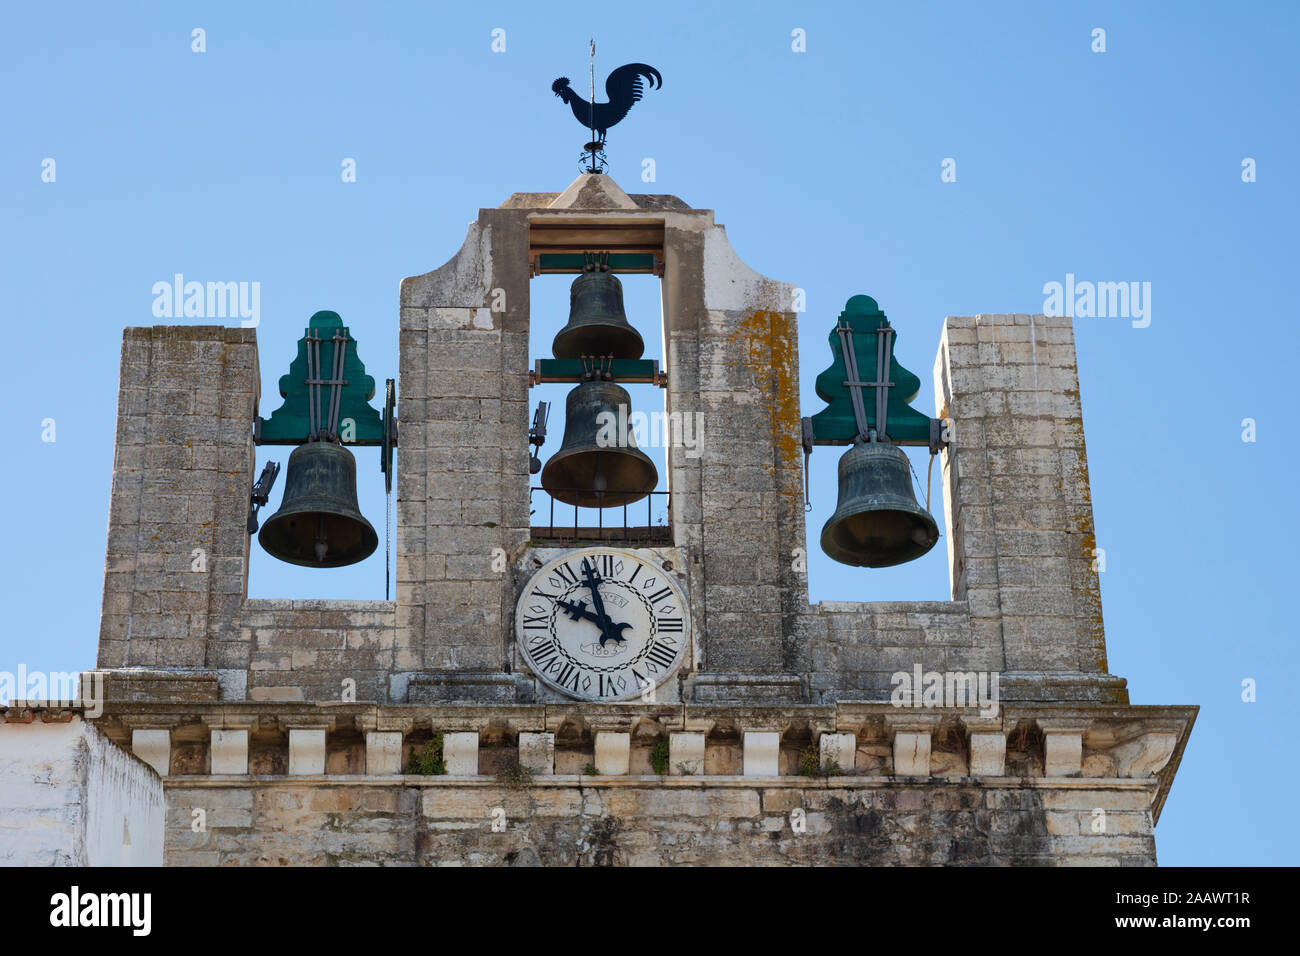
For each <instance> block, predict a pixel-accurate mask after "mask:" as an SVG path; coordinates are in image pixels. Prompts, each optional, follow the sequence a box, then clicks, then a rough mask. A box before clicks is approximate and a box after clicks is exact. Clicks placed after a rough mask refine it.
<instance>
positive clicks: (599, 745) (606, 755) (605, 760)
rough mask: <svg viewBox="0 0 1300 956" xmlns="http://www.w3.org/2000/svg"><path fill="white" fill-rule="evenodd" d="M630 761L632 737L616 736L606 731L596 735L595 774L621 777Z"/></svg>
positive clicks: (627, 735)
mask: <svg viewBox="0 0 1300 956" xmlns="http://www.w3.org/2000/svg"><path fill="white" fill-rule="evenodd" d="M631 761H632V735H631V734H617V733H612V732H610V731H607V730H601V731H598V732H597V733H596V758H595V762H596V773H598V774H602V775H606V776H614V777H618V776H622V775H623V774H625V773H627V771H628V768H629V767H630V766H631Z"/></svg>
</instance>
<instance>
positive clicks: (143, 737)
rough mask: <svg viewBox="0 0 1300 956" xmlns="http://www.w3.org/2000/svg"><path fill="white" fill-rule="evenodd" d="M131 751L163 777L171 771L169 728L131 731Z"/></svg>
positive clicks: (170, 733) (170, 734)
mask: <svg viewBox="0 0 1300 956" xmlns="http://www.w3.org/2000/svg"><path fill="white" fill-rule="evenodd" d="M131 752H132V753H133V754H135V755H136V756H137V757H139V758H140V759H141V760H143V761H144V762H145V763H147V764H148V765H149V766H151V767H153V768H154V770H156V771H158V776H160V777H165V776H167V774H169V773H170V772H171V763H172V732H171V731H170V730H149V729H143V730H133V731H131Z"/></svg>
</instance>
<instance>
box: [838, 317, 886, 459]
mask: <svg viewBox="0 0 1300 956" xmlns="http://www.w3.org/2000/svg"><path fill="white" fill-rule="evenodd" d="M835 331H836V332H838V333H839V336H840V347H841V349H842V350H843V352H844V371H845V372H846V373H848V381H846V382H845V383H844V384H845V386H846V387H847V388H848V390H849V395H850V397H851V398H852V399H853V417H854V418H855V419H856V420H857V424H858V435H859V437H860V438H861V439H862V440H863V441H869V440H870V439H871V435H870V431H869V429H868V426H867V409H866V406H865V404H864V403H863V401H862V390H863V389H864V388H874V389H875V390H876V441H887V440H888V438H889V435H888V417H889V389H891V388H893V387H894V383H893V382H891V381H890V380H889V366H890V362H891V361H892V357H893V335H894V330H893V329H892V328H890V327H889V326H888V325H886V326H885V327H884V328H882V329H878V330H877V331H876V378H877V379H878V381H875V382H864V381H862V380H861V377H860V376H859V375H858V355H857V352H856V350H855V349H854V347H853V330H852V329H851V328H849V326H847V325H845V324H844V323H843V322H841V323H840V324H839V325H838V326H836V327H835Z"/></svg>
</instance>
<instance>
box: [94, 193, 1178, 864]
mask: <svg viewBox="0 0 1300 956" xmlns="http://www.w3.org/2000/svg"><path fill="white" fill-rule="evenodd" d="M589 254H600V255H601V256H607V257H608V262H609V263H610V267H611V269H612V271H614V272H619V271H622V272H642V273H646V274H653V275H655V276H658V277H659V278H660V279H661V288H662V303H663V311H662V330H661V333H662V336H663V356H664V359H663V367H662V368H661V369H650V370H649V371H646V372H644V374H642V373H641V372H640V371H637V369H639V368H640V367H639V366H638V367H636V368H633V366H630V365H629V366H624V367H621V369H630V370H632V372H634V373H635V374H632V375H631V376H630V377H626V378H624V379H623V381H627V382H632V383H636V384H637V388H638V390H637V394H636V398H635V401H636V402H637V403H639V405H640V406H642V407H645V408H647V409H650V408H651V407H654V406H656V405H657V402H658V400H659V397H661V398H662V403H663V406H662V407H663V411H665V412H667V413H670V414H671V413H678V414H680V415H689V416H696V415H698V416H699V417H700V420H701V421H703V422H704V424H705V440H704V441H703V442H702V444H701V445H700V448H699V454H698V455H687V454H685V453H684V452H683V450H682V449H681V448H678V447H669V448H668V449H667V475H666V479H667V486H668V495H669V504H668V515H669V517H668V521H667V525H666V531H665V530H663V529H652V528H636V527H632V528H627V529H625V532H624V535H623V536H622V537H620V538H618V539H617V540H608V539H606V538H604V537H603V536H599V535H598V537H597V539H596V540H594V541H590V540H587V541H584V540H577V539H575V538H574V537H573V536H568V537H566V536H565V535H563V534H560V533H559V530H560V529H557V528H556V527H551V526H550V524H551V523H549V522H548V523H547V525H546V526H544V527H543V526H540V525H539V522H538V520H537V516H536V515H530V487H531V475H530V473H529V463H528V456H527V453H526V450H525V449H526V444H527V435H528V431H529V415H530V402H529V388H530V384H532V383H535V382H538V381H577V380H578V379H577V378H572V377H570V378H566V377H565V376H566V375H569V374H570V372H572V371H573V369H572V368H571V367H569V366H564V365H563V362H562V361H561V360H559V359H556V360H545V359H543V360H541V361H539V356H537V355H535V354H533V353H532V352H530V340H529V328H530V325H529V323H530V307H529V306H530V295H529V292H530V282H531V280H532V278H533V277H535V276H537V275H540V274H543V273H565V272H570V273H576V272H578V271H580V267H579V266H577V265H575V263H581V262H582V261H583V259H584V256H587V255H589ZM793 291H794V290H793V288H792V286H791V285H789V284H788V283H783V282H778V281H775V280H772V279H768V278H766V277H764V276H761V275H759V274H757V273H755V272H753V271H752V270H750V269H749V268H748V267H746V266H745V265H744V263H742V262H741V261H740V259H739V258H738V257H737V256H736V254H735V252H734V251H733V250H732V248H731V245H730V243H729V242H728V240H727V237H726V233H725V231H724V229H723V227H722V226H721V225H719V224H717V223H716V222H715V221H714V214H713V212H712V211H711V210H707V209H693V208H691V207H689V206H687V205H686V204H685V203H684V202H682V201H681V200H680V199H678V198H676V197H674V196H664V195H628V194H627V193H625V192H624V191H623V190H622V189H620V188H619V187H618V185H617V184H616V183H615V182H614V181H613V180H612V179H610V178H609V177H607V176H604V175H600V174H588V175H583V176H581V177H580V178H579V179H578V180H576V181H575V182H574V183H573V184H572V185H571V186H569V188H568V189H566V190H565V191H563V192H561V193H516V194H514V195H513V196H511V197H510V198H509V199H508V200H506V201H505V202H504V203H502V204H501V205H500V206H499V207H497V208H494V209H481V210H480V211H479V214H478V217H477V219H476V220H475V221H474V222H472V223H471V224H470V227H469V233H468V235H467V237H466V239H465V242H464V244H463V245H462V247H461V249H460V251H459V252H458V253H457V254H456V255H455V257H454V258H453V259H452V260H451V261H449V262H447V263H446V264H445V265H443V266H441V267H440V268H437V269H435V270H434V271H432V272H429V273H426V274H424V275H420V276H415V277H412V278H408V279H405V280H404V281H403V282H402V284H401V295H400V309H399V318H400V323H401V337H400V368H399V370H398V380H397V390H396V395H397V399H396V402H397V421H398V427H397V430H396V459H397V466H396V493H397V536H396V592H395V598H396V599H395V600H393V601H378V600H376V601H319V600H313V601H301V600H292V599H284V600H253V599H249V598H248V597H247V591H248V589H247V578H248V555H249V547H250V539H249V534H248V531H247V529H246V519H247V515H248V506H249V496H250V489H251V488H252V486H253V483H254V478H255V475H254V473H253V472H254V441H255V429H256V423H257V421H258V412H259V401H260V400H261V398H262V396H260V395H259V366H258V344H257V341H256V336H255V333H254V332H253V331H252V330H243V329H226V328H217V327H167V326H156V327H153V328H145V329H128V330H126V335H125V339H124V343H123V352H122V377H121V388H120V392H119V397H118V430H117V451H116V456H115V461H114V475H113V494H112V507H111V513H110V522H109V536H108V556H107V563H106V572H105V587H104V605H103V618H102V624H101V633H100V645H99V667H100V668H101V670H102V671H103V672H104V674H105V677H106V680H107V688H108V695H107V702H106V704H105V708H104V713H103V716H102V717H100V718H99V719H98V725H99V727H100V729H101V730H103V731H105V732H106V733H107V734H109V736H110V737H111V738H112V739H114V740H115V741H116V742H118V743H119V744H121V745H122V746H124V747H126V748H129V749H131V750H133V751H134V752H135V753H136V754H137V755H139V756H141V757H143V758H144V759H145V760H147V761H148V762H149V763H151V764H152V765H153V766H154V767H155V769H157V771H158V772H159V774H161V775H163V777H164V781H165V793H166V799H167V805H168V809H169V811H174V812H170V813H169V814H168V820H169V821H178V822H176V823H174V824H172V823H169V829H168V830H167V832H166V840H165V850H166V854H167V856H166V858H167V860H168V862H170V863H175V864H212V865H217V864H222V865H246V864H278V863H308V864H322V863H395V864H412V863H414V864H433V863H438V862H445V861H448V860H453V861H458V862H465V863H476V864H478V863H481V864H500V863H512V864H519V863H528V862H540V863H543V864H573V863H578V862H581V863H628V864H687V863H701V864H726V863H737V864H752V863H839V862H845V863H859V864H861V863H867V864H912V863H917V864H920V863H965V864H1017V863H1121V864H1136V865H1150V864H1154V862H1155V843H1154V825H1155V821H1156V819H1157V818H1158V815H1159V812H1160V809H1161V807H1162V806H1163V804H1164V801H1165V799H1166V796H1167V795H1168V792H1169V788H1170V786H1171V784H1172V780H1173V775H1174V772H1175V770H1176V768H1177V764H1178V760H1179V758H1180V756H1181V753H1182V749H1183V746H1184V745H1185V742H1186V740H1187V737H1188V735H1189V733H1190V729H1191V724H1192V721H1193V719H1194V716H1195V708H1194V707H1183V706H1168V707H1165V706H1160V707H1146V706H1133V705H1131V704H1130V703H1129V700H1128V693H1127V690H1126V686H1125V682H1124V680H1123V679H1122V678H1119V677H1116V676H1114V675H1111V674H1110V673H1109V672H1108V669H1107V664H1106V655H1105V636H1104V631H1103V627H1102V618H1101V606H1100V597H1099V587H1098V581H1097V576H1096V573H1095V572H1094V571H1093V570H1092V565H1091V561H1092V549H1093V547H1094V546H1095V545H1094V542H1093V539H1092V534H1093V531H1092V509H1091V500H1090V492H1089V484H1088V473H1087V464H1086V455H1085V449H1084V439H1083V429H1082V413H1081V405H1080V397H1079V390H1078V379H1077V374H1076V367H1075V354H1074V345H1073V335H1072V329H1071V325H1070V320H1069V319H1061V318H1049V317H1046V316H1024V315H980V316H975V317H968V318H948V319H947V320H946V321H945V322H944V324H943V329H942V333H941V336H940V339H939V343H938V357H937V361H936V366H935V369H936V374H935V382H936V396H935V398H936V407H935V412H936V418H938V419H944V420H947V421H948V423H949V424H950V426H951V429H952V434H953V437H952V438H951V440H950V441H949V442H948V443H947V444H946V445H945V446H944V448H943V451H942V459H941V462H942V481H941V486H942V493H943V495H944V501H945V514H946V517H947V525H946V527H944V528H942V529H940V530H941V532H942V534H943V536H944V537H945V538H946V542H947V547H948V554H949V566H950V572H951V584H952V597H951V600H948V601H932V602H871V603H858V602H822V603H820V604H818V605H811V604H810V603H809V600H808V582H807V577H806V573H805V572H804V571H802V570H798V569H799V568H801V567H802V565H801V564H800V563H799V562H797V561H794V560H792V556H794V555H795V554H796V552H797V550H798V549H802V548H806V547H807V546H808V542H807V538H806V529H805V526H804V512H803V503H802V499H803V490H802V489H803V484H802V481H803V479H802V453H803V449H802V447H801V444H802V436H801V410H800V407H799V389H798V375H799V361H798V354H797V335H796V315H795V313H794V312H793V311H792V302H793ZM840 291H841V292H843V294H844V295H845V297H846V298H847V297H848V296H849V295H851V294H853V293H856V292H859V291H861V290H857V289H846V290H840ZM828 292H829V290H828ZM835 294H839V292H836V293H835ZM825 321H826V322H827V327H828V328H829V327H830V317H827V318H826V320H825ZM639 331H640V332H641V334H642V335H643V336H645V337H649V336H651V335H653V334H654V330H653V329H650V328H645V327H643V328H641V329H640V330H639ZM924 331H925V330H924V329H920V330H917V329H910V330H909V333H910V335H909V339H908V342H909V347H910V348H912V349H917V348H919V345H918V342H919V340H920V339H921V338H922V333H924ZM533 347H534V348H535V347H536V343H533ZM274 348H275V350H276V353H277V354H279V352H280V351H281V347H280V346H275V347H274ZM214 375H215V376H216V378H217V379H218V380H219V383H220V384H219V388H217V389H213V388H212V387H211V384H212V382H213V380H214ZM654 386H659V388H657V389H656V388H654ZM833 464H834V459H833V457H832V456H831V455H829V454H826V453H822V454H819V455H816V456H814V458H813V467H831V466H833ZM539 510H540V509H539ZM602 534H603V532H602ZM591 547H595V548H597V549H600V548H604V549H606V550H607V551H610V554H609V556H608V564H606V565H603V566H602V570H601V572H600V573H601V574H602V575H604V577H605V582H606V584H605V585H601V586H599V587H598V585H597V583H596V582H593V581H591V580H588V582H587V583H586V584H585V585H584V584H583V583H582V580H581V578H582V575H584V574H586V573H587V571H586V566H585V565H583V564H582V562H581V560H578V563H577V564H575V565H573V566H572V567H569V568H568V572H569V573H572V574H573V575H574V577H573V578H572V579H570V578H569V577H567V576H566V572H565V571H564V570H561V569H562V568H564V567H566V565H565V562H566V561H567V560H570V555H574V554H582V553H585V552H586V550H587V549H589V548H591ZM611 549H612V550H611ZM196 552H201V553H202V554H203V555H204V561H203V562H202V569H201V570H196V569H195V568H196V566H195V563H194V558H193V556H194V555H195V553H196ZM602 560H604V559H603V558H602ZM620 561H622V562H625V564H623V565H622V568H623V570H617V569H616V566H617V565H618V564H619V562H620ZM595 565H596V559H595V557H593V558H592V565H591V566H592V570H593V571H594V570H595ZM552 568H554V569H555V570H554V576H555V584H554V589H556V591H557V593H558V591H559V590H563V589H565V588H567V589H568V590H564V594H563V595H560V596H559V597H558V598H557V597H556V594H550V593H549V590H550V589H551V586H548V585H547V584H546V583H545V581H546V580H547V575H548V574H551V571H549V570H548V569H552ZM642 568H644V572H642V570H641V569H642ZM860 573H862V574H864V575H865V574H869V573H870V572H869V571H862V572H860ZM642 574H644V576H638V575H642ZM651 578H653V582H654V583H653V584H649V583H648V581H649V579H651ZM539 581H541V582H542V583H540V584H539V583H538V582H539ZM537 594H542V595H544V596H545V597H544V598H538V597H535V595H537ZM565 595H567V597H565ZM602 595H603V596H604V598H605V603H606V604H607V605H609V607H610V608H613V607H614V602H616V601H617V602H619V603H618V608H619V609H618V611H617V612H616V611H615V610H601V609H600V607H599V604H600V601H599V598H600V597H601V596H602ZM541 600H556V601H558V603H557V604H556V605H555V607H553V608H550V609H549V610H548V609H547V607H543V606H542V605H540V604H537V603H535V602H537V601H541ZM588 602H593V604H590V605H589V603H588ZM677 603H680V604H681V607H677ZM643 606H644V614H645V615H648V616H646V617H643V618H634V617H631V616H629V615H633V614H634V612H635V613H637V614H641V613H642V611H640V610H638V609H639V608H642V607H643ZM548 607H549V606H548ZM535 608H540V609H538V610H535ZM556 608H558V610H557V609H556ZM666 609H667V610H666ZM546 614H549V615H550V617H549V618H547V620H549V621H550V622H551V626H552V627H558V626H560V624H563V625H564V626H566V627H574V628H576V627H579V626H581V627H586V628H587V629H588V631H587V635H588V636H586V637H583V638H582V640H583V641H585V642H587V646H588V647H589V648H591V653H592V654H593V655H595V656H596V657H599V656H600V655H602V654H603V655H606V656H612V655H614V654H615V653H616V652H617V651H618V649H619V647H620V646H621V645H620V644H619V643H617V642H616V643H615V644H614V645H613V649H612V650H611V649H610V648H609V647H607V641H606V638H608V637H611V636H617V635H612V634H611V633H610V626H611V622H612V621H613V618H614V617H615V616H617V615H618V614H622V615H623V616H624V618H625V620H622V621H621V624H622V626H623V627H625V628H628V630H627V631H626V633H629V634H631V633H634V632H635V631H636V630H637V628H639V627H642V626H643V625H644V626H645V627H648V628H650V629H651V630H654V631H655V633H657V634H659V635H661V636H664V635H666V636H668V637H669V640H668V641H667V642H666V646H667V647H668V648H669V650H670V651H671V653H668V652H664V656H663V658H662V667H661V668H660V669H659V670H657V671H656V672H655V678H654V680H653V681H650V682H648V690H650V691H651V692H649V693H643V694H639V695H638V694H637V693H635V692H634V691H635V688H634V689H633V692H630V693H616V694H615V693H611V694H609V695H608V696H607V697H605V698H601V696H600V695H599V694H598V693H596V692H595V691H585V692H584V691H581V690H580V689H579V688H580V681H582V680H585V679H587V678H584V677H583V675H582V674H581V673H578V674H577V675H576V676H574V675H573V673H572V672H570V671H567V670H564V671H560V672H552V671H551V670H550V667H551V664H550V660H551V659H550V658H547V657H545V656H542V657H539V656H537V655H535V654H532V655H530V649H531V648H535V647H537V646H541V645H540V643H539V642H533V643H530V641H529V639H528V637H527V628H528V626H529V623H530V622H532V621H534V620H538V619H540V617H543V616H545V615H546ZM634 620H635V621H640V622H643V623H637V624H635V625H634V624H633V623H629V622H633V621H634ZM678 622H681V623H678ZM671 625H677V626H678V627H680V630H679V631H678V630H675V629H674V628H673V627H672V626H671ZM538 626H539V627H541V626H542V625H538ZM679 634H680V636H678V635H679ZM557 646H558V645H557ZM548 653H549V652H548ZM654 659H655V658H654V652H651V653H650V654H649V655H648V658H647V660H649V661H653V660H654ZM578 670H579V671H581V668H580V667H579V668H578ZM598 672H599V673H598ZM900 672H901V673H905V674H912V673H916V674H917V676H918V677H925V678H929V676H930V675H936V676H937V679H938V681H939V687H940V689H941V690H942V689H943V688H945V687H946V688H948V689H951V688H952V687H953V686H954V685H959V686H960V685H962V684H963V683H964V682H965V681H966V680H967V678H968V677H969V678H971V679H975V680H978V679H979V678H980V676H981V675H984V676H989V675H995V676H996V677H997V678H998V681H997V682H996V683H995V686H996V687H998V688H1000V693H999V695H998V696H997V697H996V699H994V700H992V701H987V700H985V701H981V702H980V705H979V706H975V705H974V704H975V702H974V701H972V700H970V699H967V698H965V697H962V698H960V699H958V700H955V701H954V700H952V699H950V697H947V696H945V695H944V694H943V693H940V694H938V696H937V697H936V698H935V699H933V700H932V699H930V698H929V697H923V695H921V694H919V693H918V694H917V695H915V696H914V698H913V699H911V700H910V701H907V702H906V704H907V706H899V704H900V701H899V700H898V699H897V695H896V693H895V692H896V690H897V679H896V678H897V675H898V674H899V673H900ZM612 673H613V672H612V671H609V670H608V669H607V668H606V669H604V670H602V668H601V667H598V666H593V667H592V672H591V674H589V675H587V677H588V678H591V679H592V680H594V681H595V686H600V687H603V686H604V685H605V682H606V680H607V679H608V677H609V675H610V674H612ZM954 675H955V677H954ZM570 680H573V681H574V683H573V684H572V685H570V684H569V683H567V682H568V681H570ZM349 686H350V687H351V688H353V691H354V693H352V694H348V693H341V690H340V689H341V688H347V687H349ZM570 687H572V688H573V692H566V690H565V688H570ZM624 690H626V688H624ZM196 808H204V809H206V810H207V811H209V812H208V816H207V819H208V821H209V824H208V827H207V829H206V830H205V831H203V832H202V833H196V832H193V831H192V830H191V828H190V827H189V825H188V820H189V819H190V811H191V810H193V809H196ZM1098 821H1100V823H1099V822H1098Z"/></svg>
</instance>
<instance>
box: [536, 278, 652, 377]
mask: <svg viewBox="0 0 1300 956" xmlns="http://www.w3.org/2000/svg"><path fill="white" fill-rule="evenodd" d="M644 351H645V342H643V341H642V340H641V333H640V332H638V331H637V330H636V329H634V328H632V326H631V324H629V322H628V321H627V313H626V312H624V311H623V283H621V282H619V281H618V278H617V277H616V276H614V275H612V274H611V273H609V272H594V271H593V272H584V273H583V274H582V275H580V276H578V278H576V279H574V280H573V286H572V287H571V288H570V289H569V324H568V325H566V326H565V327H564V328H562V329H560V331H559V332H557V333H556V335H555V341H554V342H553V343H551V352H552V353H553V354H554V355H555V357H556V358H557V359H576V358H582V356H584V355H600V356H606V355H612V356H614V358H616V359H638V358H640V357H641V353H642V352H644Z"/></svg>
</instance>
